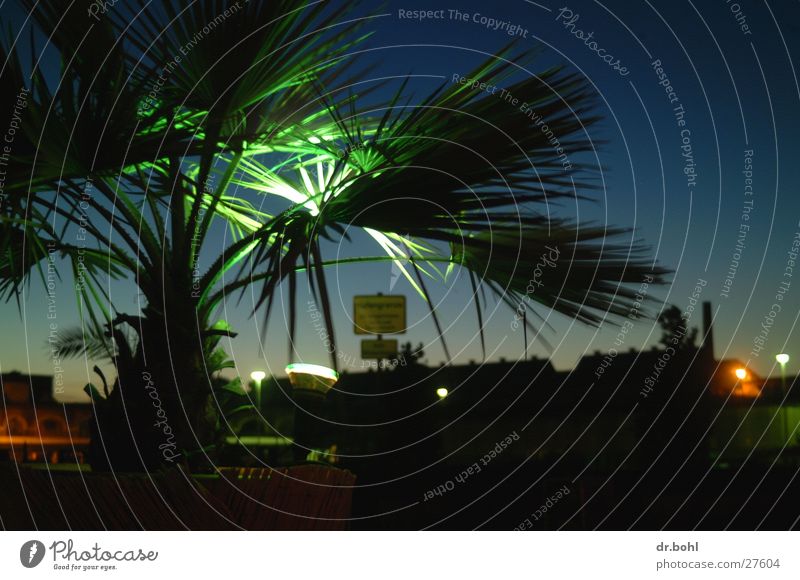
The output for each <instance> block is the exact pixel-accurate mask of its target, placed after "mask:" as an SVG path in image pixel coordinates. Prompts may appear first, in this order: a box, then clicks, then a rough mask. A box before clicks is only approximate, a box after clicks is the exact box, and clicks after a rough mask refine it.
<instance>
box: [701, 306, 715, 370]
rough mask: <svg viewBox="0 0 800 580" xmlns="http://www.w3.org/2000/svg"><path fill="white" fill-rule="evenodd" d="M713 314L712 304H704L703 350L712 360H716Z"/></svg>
mask: <svg viewBox="0 0 800 580" xmlns="http://www.w3.org/2000/svg"><path fill="white" fill-rule="evenodd" d="M712 321H713V316H712V314H711V302H708V301H705V302H703V350H704V351H705V353H706V356H707V357H708V358H709V359H711V360H716V359H715V358H714V324H713V322H712Z"/></svg>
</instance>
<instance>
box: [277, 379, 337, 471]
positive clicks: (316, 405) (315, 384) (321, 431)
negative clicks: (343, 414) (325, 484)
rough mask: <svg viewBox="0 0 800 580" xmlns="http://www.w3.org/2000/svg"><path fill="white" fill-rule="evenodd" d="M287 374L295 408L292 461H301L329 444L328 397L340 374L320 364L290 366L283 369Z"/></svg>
mask: <svg viewBox="0 0 800 580" xmlns="http://www.w3.org/2000/svg"><path fill="white" fill-rule="evenodd" d="M286 374H287V375H288V376H289V382H290V383H291V384H292V391H293V398H294V400H295V404H296V405H297V407H296V408H295V415H294V454H295V461H297V462H300V461H303V460H304V459H305V457H306V456H307V454H308V453H309V452H311V451H317V452H319V451H320V450H322V449H324V448H325V447H326V446H327V445H328V444H329V443H330V441H328V437H329V433H328V431H329V429H328V425H327V423H328V420H327V396H328V391H330V390H331V389H332V388H333V386H334V385H335V384H336V382H337V381H338V380H339V373H337V372H336V371H335V370H333V369H329V368H327V367H323V366H320V365H312V364H306V363H292V364H290V365H289V366H287V367H286ZM304 443H305V444H304Z"/></svg>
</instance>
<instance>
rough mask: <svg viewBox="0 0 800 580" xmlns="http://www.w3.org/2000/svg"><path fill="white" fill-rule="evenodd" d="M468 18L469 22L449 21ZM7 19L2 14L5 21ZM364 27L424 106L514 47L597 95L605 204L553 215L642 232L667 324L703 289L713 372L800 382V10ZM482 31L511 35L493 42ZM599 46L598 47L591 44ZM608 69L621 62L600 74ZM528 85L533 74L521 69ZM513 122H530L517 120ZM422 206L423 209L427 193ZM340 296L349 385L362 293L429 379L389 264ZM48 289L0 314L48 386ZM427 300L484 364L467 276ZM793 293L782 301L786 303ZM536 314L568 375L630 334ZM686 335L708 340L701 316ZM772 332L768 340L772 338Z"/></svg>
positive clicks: (423, 334) (530, 12)
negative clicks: (401, 330)
mask: <svg viewBox="0 0 800 580" xmlns="http://www.w3.org/2000/svg"><path fill="white" fill-rule="evenodd" d="M456 7H457V9H458V11H460V12H461V13H463V14H465V15H466V20H465V19H463V18H451V15H452V16H455V13H454V11H455V10H456ZM8 9H9V8H8V7H7V6H6V5H5V4H4V3H0V10H4V11H5V10H8ZM421 9H422V10H430V11H443V12H437V13H436V14H434V16H437V15H438V16H441V17H436V18H431V19H428V20H425V21H422V22H420V21H419V20H414V19H413V18H407V17H405V18H401V17H400V16H401V14H402V15H404V16H405V15H408V14H409V13H410V12H411V11H414V10H421ZM401 11H402V13H401ZM451 11H452V12H451ZM360 13H361V14H363V15H364V16H365V17H366V16H367V15H370V14H372V15H373V17H372V18H370V20H369V22H368V23H367V24H366V28H367V29H368V30H374V35H373V36H372V37H371V38H370V39H369V40H368V41H367V43H366V44H365V45H364V46H362V47H361V48H360V50H361V51H363V52H364V53H363V54H362V56H361V58H363V59H364V60H365V61H367V62H375V63H377V64H378V66H376V67H375V68H374V69H373V70H372V72H371V76H372V77H373V78H374V79H378V78H386V77H393V76H400V75H406V74H412V75H414V77H413V80H412V81H411V83H410V84H409V89H410V91H411V92H413V94H414V95H415V96H416V98H417V99H421V98H423V97H424V96H426V95H427V94H428V93H429V92H431V91H433V90H434V89H435V88H436V87H437V86H439V85H440V84H441V83H443V82H452V78H453V75H454V74H458V75H464V74H467V73H469V72H470V70H471V69H472V68H473V67H474V66H476V65H477V64H478V63H479V62H481V61H482V60H484V59H485V58H486V57H487V56H489V55H491V54H494V53H495V52H497V51H498V50H499V49H500V48H501V47H503V46H504V45H506V44H507V43H508V42H509V41H510V40H511V39H512V37H511V36H510V35H509V34H508V32H511V31H513V30H516V31H517V32H516V38H517V39H518V40H517V47H518V49H520V50H522V49H530V50H534V49H536V48H537V47H538V48H539V49H540V50H541V55H540V57H539V59H538V60H537V61H535V63H534V65H533V66H532V67H531V69H530V72H531V73H535V72H536V71H537V70H542V69H545V68H547V67H548V66H551V65H554V64H565V65H567V67H569V68H570V69H573V70H577V71H580V73H581V74H582V75H584V76H585V77H586V78H587V79H588V80H589V81H590V82H591V83H592V85H593V86H594V87H595V88H596V90H597V92H598V95H599V108H598V112H599V113H600V114H602V116H603V117H604V119H605V120H604V121H603V122H602V123H600V124H599V125H598V126H595V127H593V128H592V129H591V130H590V135H591V136H592V138H593V139H595V140H597V141H598V149H597V151H596V158H595V161H596V162H597V163H599V164H600V165H601V166H602V167H603V170H602V172H600V173H598V174H597V175H596V181H597V184H598V186H599V187H600V188H599V189H598V190H597V191H595V192H592V195H593V196H594V200H593V201H584V200H581V201H562V202H561V203H560V204H559V205H558V206H550V207H548V208H542V210H543V211H544V210H547V211H550V212H552V213H553V214H555V215H561V216H571V217H575V218H577V219H578V220H579V221H580V222H582V223H584V224H589V223H595V224H609V225H620V226H630V227H633V228H635V232H634V235H633V238H634V239H637V240H642V241H644V242H645V243H646V244H648V245H649V246H650V247H651V248H652V254H653V256H654V257H655V258H656V259H657V261H658V262H659V263H660V264H661V265H663V266H665V267H668V268H670V269H673V270H674V271H675V273H674V274H673V275H672V276H671V277H670V280H671V283H670V284H668V285H666V286H663V287H659V288H657V289H652V288H651V290H652V291H651V293H650V296H651V297H652V298H654V299H655V301H654V302H652V303H651V304H650V305H649V309H650V310H651V311H654V312H658V311H659V310H660V308H661V307H662V305H663V304H664V303H672V304H675V305H677V306H679V307H680V308H681V310H685V309H686V308H687V306H689V304H690V296H691V294H692V293H693V291H694V290H693V289H694V288H695V286H697V285H698V280H702V284H701V285H703V284H705V285H704V286H703V287H702V292H701V293H700V296H699V298H700V300H710V301H711V302H712V304H713V307H714V311H715V313H716V319H715V346H716V353H715V354H716V357H717V358H719V359H721V358H738V359H740V360H742V361H747V360H750V366H751V367H752V369H753V370H754V371H755V372H756V373H759V374H761V375H764V376H766V375H768V374H769V373H771V372H775V363H774V354H776V353H779V352H788V353H789V354H790V355H792V360H791V361H790V363H789V365H788V371H789V372H791V373H794V372H796V371H797V368H798V364H799V363H800V340H798V332H797V330H796V325H797V322H798V316H800V267H798V266H800V264H798V266H796V267H795V269H794V270H790V269H787V266H788V267H791V263H790V261H789V260H790V259H791V256H790V251H791V250H792V248H793V241H794V240H797V241H795V242H794V243H795V244H800V237H798V236H800V196H798V193H797V192H798V190H800V187H798V186H799V185H800V164H798V162H797V160H798V158H800V155H798V154H799V153H800V150H799V148H798V138H797V134H796V131H797V128H798V127H800V112H798V111H800V107H798V104H800V86H798V79H797V75H796V72H795V69H794V60H795V59H796V58H797V57H798V54H800V51H799V50H798V49H800V46H798V43H800V34H798V32H799V31H798V22H800V19H799V18H798V16H800V4H798V3H797V2H774V1H773V2H769V3H767V2H756V1H746V0H744V1H741V2H739V3H738V4H736V3H733V2H726V1H725V0H714V1H707V2H694V3H692V2H684V1H682V0H678V1H674V2H673V1H671V0H670V1H660V2H647V1H644V2H629V1H621V0H620V1H615V2H606V3H600V2H589V1H578V0H570V2H569V3H568V4H562V3H560V4H556V3H553V2H549V1H548V0H543V1H542V2H528V1H525V0H507V1H503V2H497V3H485V2H463V1H461V2H456V3H442V2H438V1H436V2H434V1H426V2H424V3H423V2H419V3H413V2H412V3H407V2H406V3H400V2H388V3H386V4H383V5H377V4H376V5H372V3H369V5H368V6H367V7H365V8H363V9H361V10H360ZM576 16H577V17H578V18H577V19H576V18H575V17H576ZM482 17H485V18H491V19H494V21H496V22H498V23H499V25H498V26H497V30H493V29H492V28H491V27H489V26H487V25H488V22H487V21H485V20H483V21H482ZM515 27H516V28H515ZM579 30H580V31H582V33H583V34H582V35H583V39H581V38H579V37H580V36H582V35H581V34H579V33H578V31H579ZM592 32H593V33H594V34H593V35H592V37H591V39H589V40H588V41H587V40H586V35H588V34H589V33H592ZM592 43H594V44H592ZM598 51H600V52H599V53H598ZM604 55H611V57H606V59H605V60H603V58H602V56H604ZM612 57H613V60H612ZM608 60H611V61H612V62H611V64H609V63H607V62H606V61H608ZM617 61H618V62H617ZM614 63H617V65H616V67H615V66H614ZM519 74H520V75H523V74H527V73H526V72H525V71H522V70H521V71H520V72H519ZM393 83H394V84H393ZM398 85H399V80H398V81H392V82H390V83H389V84H388V86H387V88H386V90H387V91H388V90H391V89H395V88H397V86H398ZM667 87H671V89H672V90H668V88H667ZM671 100H672V102H670V101H671ZM676 108H678V109H677V110H676ZM678 113H680V114H678ZM509 114H521V113H519V112H518V111H515V110H514V108H513V107H511V106H509ZM687 139H688V140H687ZM687 146H689V147H687ZM749 151H752V154H750V153H746V152H749ZM689 152H690V153H691V156H689V155H688V153H689ZM750 166H751V167H750ZM746 170H747V171H751V174H747V175H751V176H752V177H751V179H752V182H751V184H752V190H747V191H746V185H748V183H746V177H747V175H746V174H745V173H743V172H745V171H746ZM687 172H688V175H687ZM750 191H752V195H750ZM414 193H416V194H418V195H420V196H424V184H421V186H420V191H419V192H414ZM241 194H242V195H248V196H249V194H248V192H241ZM744 226H746V227H744ZM743 234H744V235H743ZM223 237H224V233H223V232H220V233H219V234H218V236H217V239H218V240H219V243H220V244H222V243H223V241H224V240H223ZM622 241H626V240H622ZM627 241H630V240H627ZM344 244H345V245H344V246H342V247H341V248H337V247H336V246H334V245H331V246H329V247H328V248H326V250H327V255H328V256H329V257H334V256H335V255H336V253H337V252H340V253H341V255H359V254H371V255H379V254H380V248H379V247H377V246H376V245H375V244H374V242H371V241H370V240H369V239H368V238H367V237H366V236H359V235H355V236H354V237H353V239H352V242H349V243H348V242H345V243H344ZM737 244H738V249H737ZM797 249H798V246H797V245H795V246H794V250H795V251H797ZM739 254H741V258H740V259H739V260H738V266H737V267H735V268H734V269H733V273H731V272H732V270H731V264H732V261H733V260H734V259H735V256H737V257H738V256H739ZM792 273H794V276H790V274H792ZM68 277H69V274H65V279H64V280H63V288H64V291H63V292H59V293H58V298H57V299H58V301H59V324H60V326H62V327H69V326H73V325H75V324H77V320H78V318H77V314H76V313H77V310H76V308H75V298H74V295H73V294H72V293H71V290H70V286H71V280H69V279H68ZM726 279H727V282H726ZM330 283H331V286H332V287H333V288H334V289H333V292H334V296H333V300H334V305H335V308H336V310H337V312H336V332H337V336H336V338H337V344H338V346H339V348H340V349H341V350H342V351H343V352H344V353H350V354H351V355H353V357H354V358H355V359H356V362H355V363H354V364H355V367H352V368H351V369H350V370H357V369H358V368H359V367H360V365H359V364H358V357H357V356H356V355H357V353H358V350H359V340H360V337H356V336H355V335H354V334H353V331H352V323H351V322H350V319H349V317H350V316H351V314H352V299H353V296H354V295H356V294H374V293H377V292H383V293H390V292H391V293H403V294H406V295H407V296H408V305H409V312H408V321H409V326H410V328H409V331H408V332H407V333H406V334H405V335H402V336H401V337H399V338H400V339H401V340H402V341H405V340H410V341H412V342H414V343H417V342H420V341H421V342H423V343H425V344H426V348H425V352H426V357H425V358H426V359H427V362H428V364H431V365H437V364H439V363H440V362H441V361H442V360H443V351H442V348H441V346H440V345H439V343H438V342H437V341H436V331H435V328H434V324H433V322H432V320H431V319H430V317H429V316H428V311H427V307H426V306H425V304H424V303H423V301H422V300H421V299H420V298H419V297H418V296H416V295H415V294H414V293H413V290H412V289H411V287H410V286H409V284H408V283H407V282H406V281H405V280H403V279H402V278H400V279H399V280H396V276H393V274H392V270H391V267H390V265H388V264H384V265H372V266H364V265H349V266H342V267H340V268H338V270H332V271H331V279H330ZM393 283H394V286H393V287H392V284H393ZM782 283H783V286H782ZM41 286H42V285H41V282H40V281H38V280H36V279H33V280H32V282H31V285H30V289H29V292H27V293H26V295H25V301H24V304H23V311H22V316H21V317H20V313H19V311H18V310H17V306H16V304H14V303H8V304H5V305H2V306H0V308H2V310H1V311H0V312H1V313H2V320H3V333H2V339H0V340H1V341H2V342H0V353H2V354H0V367H1V369H2V372H9V371H12V370H19V371H22V372H30V373H42V374H53V365H52V362H51V361H50V359H49V358H48V356H47V351H46V344H45V343H46V336H47V329H48V319H47V306H46V296H45V293H44V292H43V288H42V287H41ZM428 287H429V290H431V292H432V294H433V295H434V297H435V299H436V300H437V302H438V311H439V313H440V316H441V319H442V320H443V322H444V324H445V328H446V337H447V340H448V343H449V346H450V350H451V353H453V355H454V359H455V361H456V362H462V363H466V362H468V361H469V360H471V359H474V360H476V361H477V360H480V358H481V351H480V341H479V339H478V336H477V321H476V318H475V315H474V308H473V307H472V305H471V304H470V298H471V290H470V288H469V282H468V280H466V279H464V278H459V277H458V276H455V277H454V278H452V279H451V280H449V281H448V282H447V283H446V284H443V285H442V284H440V285H436V284H434V283H430V282H429V284H428ZM781 288H783V291H784V293H783V294H780V296H781V298H782V299H778V298H777V297H776V296H777V295H778V294H779V292H780V291H781ZM112 295H113V297H114V298H115V300H116V303H117V305H118V309H119V310H125V309H129V311H130V312H135V310H136V308H137V304H136V292H135V291H134V290H132V289H131V287H130V285H126V284H115V285H114V286H112ZM250 300H251V297H250V296H249V295H247V296H245V298H244V299H243V300H242V301H241V303H240V304H237V300H235V299H233V300H230V301H229V303H228V304H227V306H226V308H227V312H226V313H225V315H224V317H225V318H227V319H228V320H229V321H230V323H231V325H232V326H233V327H234V329H236V330H237V331H238V332H239V333H240V334H239V336H238V337H237V338H236V339H234V340H233V341H232V342H231V343H230V345H229V346H230V350H231V352H232V353H233V354H234V355H235V358H236V362H237V366H238V371H239V372H240V373H242V374H249V372H250V371H252V370H254V369H256V368H263V369H265V370H267V372H271V373H273V374H277V375H282V374H283V368H284V366H285V365H286V363H287V362H288V361H287V344H286V342H287V333H286V331H285V322H284V320H283V314H282V312H281V309H280V308H279V309H277V310H276V311H275V312H274V313H273V317H272V320H271V322H270V326H269V328H268V336H264V335H263V334H262V333H261V324H262V320H263V318H262V316H261V315H260V314H259V313H257V314H256V316H254V317H251V316H250V314H251V311H252V306H251V305H250V304H249V303H248V302H249V301H250ZM306 300H307V297H306V296H305V295H304V294H302V293H301V296H300V299H299V301H298V304H299V305H300V309H301V313H300V316H299V319H298V320H299V321H300V322H299V326H300V336H299V343H298V344H297V346H296V349H297V351H298V353H299V354H300V356H301V358H302V359H303V360H304V361H306V362H315V363H323V364H324V363H325V362H326V360H327V358H326V357H327V355H326V353H325V348H324V345H323V343H322V342H321V341H320V339H319V336H318V333H317V331H316V330H315V328H314V326H313V324H312V320H311V318H310V316H306V315H304V312H305V311H306V310H307V307H306ZM775 304H777V305H779V306H780V311H779V312H778V311H776V309H775V308H774V307H773V305H775ZM771 311H772V312H773V313H774V314H773V315H771V314H770V312H771ZM489 312H491V317H490V320H489V322H488V325H487V335H486V336H487V350H488V351H489V352H491V353H492V354H491V356H490V357H489V358H491V359H498V358H499V357H505V358H506V359H509V360H515V359H517V358H519V357H521V356H522V352H523V337H522V331H521V330H516V331H513V330H512V329H511V321H512V319H513V312H512V311H510V310H509V309H508V308H507V307H505V306H498V307H497V308H494V306H493V305H492V304H490V305H489ZM540 314H541V315H542V316H543V317H545V318H546V319H547V321H548V324H549V325H550V328H544V329H543V330H542V335H543V337H544V338H545V339H546V340H547V341H548V342H550V343H551V344H552V345H553V346H554V349H553V351H552V352H549V351H548V350H547V349H546V348H545V347H544V346H543V345H542V344H541V343H540V342H537V341H532V344H531V346H530V347H529V352H530V353H533V354H536V355H538V356H542V357H548V356H549V357H551V358H552V360H553V364H554V365H555V366H556V367H557V368H558V369H566V368H570V367H571V366H572V365H573V364H574V363H575V362H576V361H577V360H578V359H579V358H580V357H581V356H582V354H584V353H586V352H590V353H591V352H593V351H595V350H599V351H607V350H608V349H609V348H610V347H611V346H613V342H614V336H615V335H616V332H617V331H616V328H615V327H614V326H613V325H612V324H608V323H607V324H604V325H602V326H601V327H600V328H599V329H595V328H590V327H586V326H584V325H581V324H580V323H575V322H573V321H571V320H569V319H566V318H564V317H562V316H560V315H555V314H551V313H549V312H547V311H545V310H543V311H540ZM765 319H766V321H765ZM690 322H691V324H693V325H696V326H700V324H701V316H700V311H699V309H698V310H697V311H696V312H695V315H694V317H693V318H692V319H691V321H690ZM762 324H764V325H765V326H766V328H767V329H768V331H766V334H764V332H765V331H764V327H763V326H762ZM660 334H661V331H660V328H658V326H656V325H655V324H654V323H653V322H652V321H645V320H640V321H639V322H637V323H636V325H635V327H634V329H633V330H632V332H631V333H630V334H629V336H628V339H627V343H626V344H625V345H624V347H623V348H624V349H627V348H634V349H640V348H649V347H650V346H651V345H654V344H656V343H657V341H658V339H659V337H660ZM759 336H761V337H765V338H764V340H763V341H762V343H763V350H761V351H760V352H758V353H757V355H754V354H753V349H754V345H755V344H756V343H755V342H754V340H756V338H757V337H759ZM529 338H531V339H532V337H531V336H529ZM93 364H94V362H92V361H90V362H88V363H87V362H86V361H68V362H66V363H65V364H64V365H63V366H64V368H65V370H66V375H65V382H66V385H67V391H66V393H65V395H64V398H65V399H66V398H70V399H75V398H77V399H81V398H82V396H81V393H80V389H81V388H82V386H83V385H84V384H85V383H86V382H87V381H88V380H96V377H95V376H93V374H92V373H91V370H90V369H91V367H92V365H93Z"/></svg>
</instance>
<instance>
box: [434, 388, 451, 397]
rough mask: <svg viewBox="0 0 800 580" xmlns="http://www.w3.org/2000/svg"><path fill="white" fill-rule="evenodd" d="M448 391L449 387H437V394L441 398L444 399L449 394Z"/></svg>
mask: <svg viewBox="0 0 800 580" xmlns="http://www.w3.org/2000/svg"><path fill="white" fill-rule="evenodd" d="M448 393H449V391H448V390H447V387H439V388H438V389H436V395H437V396H438V397H439V398H440V399H444V398H445V397H446V396H447V395H448Z"/></svg>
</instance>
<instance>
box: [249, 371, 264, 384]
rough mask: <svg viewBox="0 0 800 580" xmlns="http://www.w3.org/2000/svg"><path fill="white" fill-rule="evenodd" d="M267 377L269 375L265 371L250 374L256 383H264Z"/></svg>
mask: <svg viewBox="0 0 800 580" xmlns="http://www.w3.org/2000/svg"><path fill="white" fill-rule="evenodd" d="M266 376H267V373H265V372H264V371H253V372H252V373H250V378H251V379H253V380H254V381H255V382H257V383H260V382H261V381H263V380H264V379H265V378H266Z"/></svg>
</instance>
